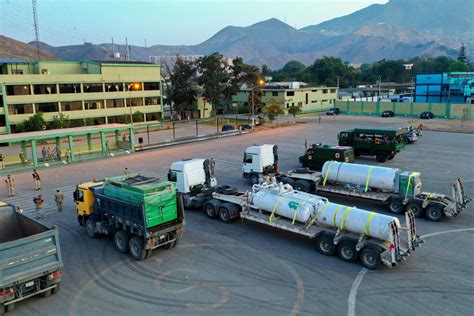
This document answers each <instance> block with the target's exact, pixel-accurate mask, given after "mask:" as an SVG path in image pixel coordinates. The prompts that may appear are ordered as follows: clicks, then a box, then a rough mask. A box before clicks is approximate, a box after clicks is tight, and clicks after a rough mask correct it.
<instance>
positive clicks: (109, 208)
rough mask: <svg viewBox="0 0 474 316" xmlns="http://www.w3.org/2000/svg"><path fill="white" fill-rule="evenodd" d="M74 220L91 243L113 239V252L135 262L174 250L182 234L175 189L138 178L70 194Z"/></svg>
mask: <svg viewBox="0 0 474 316" xmlns="http://www.w3.org/2000/svg"><path fill="white" fill-rule="evenodd" d="M74 199H75V201H76V212H77V219H78V222H79V225H80V226H83V227H85V229H86V231H87V234H88V236H89V237H91V238H95V237H97V236H98V235H109V236H113V238H114V243H115V248H116V249H117V250H118V251H119V252H121V253H128V252H130V255H131V256H132V258H134V259H135V260H143V259H145V258H147V257H149V256H150V255H151V253H152V251H153V249H156V248H159V247H163V248H165V249H170V248H173V247H175V246H176V245H177V244H178V242H179V240H180V238H181V237H182V234H183V231H184V209H183V203H182V197H181V195H180V194H177V193H176V189H175V184H174V183H173V182H169V181H160V179H159V178H155V177H148V176H145V175H141V174H130V175H123V176H117V177H112V178H108V179H105V181H99V182H86V183H82V184H80V185H78V186H77V189H76V191H75V193H74Z"/></svg>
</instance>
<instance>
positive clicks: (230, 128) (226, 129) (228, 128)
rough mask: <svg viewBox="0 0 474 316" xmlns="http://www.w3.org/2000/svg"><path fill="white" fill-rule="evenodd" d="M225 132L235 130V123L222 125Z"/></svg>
mask: <svg viewBox="0 0 474 316" xmlns="http://www.w3.org/2000/svg"><path fill="white" fill-rule="evenodd" d="M221 130H222V131H223V132H229V131H235V128H234V126H233V125H222V129H221Z"/></svg>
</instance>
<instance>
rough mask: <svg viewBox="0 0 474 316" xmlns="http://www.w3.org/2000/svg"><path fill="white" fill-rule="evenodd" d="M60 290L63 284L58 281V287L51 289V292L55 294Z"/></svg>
mask: <svg viewBox="0 0 474 316" xmlns="http://www.w3.org/2000/svg"><path fill="white" fill-rule="evenodd" d="M60 290H61V284H60V283H58V284H57V285H56V287H55V288H54V289H53V290H52V291H51V294H53V295H55V294H58V293H59V291H60Z"/></svg>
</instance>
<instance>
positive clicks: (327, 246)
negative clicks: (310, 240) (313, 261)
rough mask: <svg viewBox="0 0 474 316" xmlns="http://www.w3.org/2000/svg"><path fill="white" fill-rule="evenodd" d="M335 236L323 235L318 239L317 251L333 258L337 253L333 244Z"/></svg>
mask: <svg viewBox="0 0 474 316" xmlns="http://www.w3.org/2000/svg"><path fill="white" fill-rule="evenodd" d="M332 240H333V236H330V235H324V234H323V235H321V236H318V237H317V238H316V250H318V252H319V253H321V254H323V255H325V256H332V255H334V253H335V252H336V246H335V245H334V243H333V241H332Z"/></svg>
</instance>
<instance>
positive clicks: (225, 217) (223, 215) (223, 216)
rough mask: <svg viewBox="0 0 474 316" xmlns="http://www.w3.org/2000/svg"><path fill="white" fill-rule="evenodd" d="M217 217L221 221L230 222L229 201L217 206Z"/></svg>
mask: <svg viewBox="0 0 474 316" xmlns="http://www.w3.org/2000/svg"><path fill="white" fill-rule="evenodd" d="M219 219H220V220H221V222H223V223H230V221H231V220H232V218H231V217H230V211H229V203H224V204H222V205H221V206H220V207H219Z"/></svg>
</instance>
